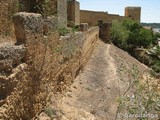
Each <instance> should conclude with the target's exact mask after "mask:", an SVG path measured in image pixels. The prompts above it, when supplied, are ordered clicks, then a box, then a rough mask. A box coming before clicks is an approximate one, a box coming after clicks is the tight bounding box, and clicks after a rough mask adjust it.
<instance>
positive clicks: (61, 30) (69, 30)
mask: <svg viewBox="0 0 160 120" xmlns="http://www.w3.org/2000/svg"><path fill="white" fill-rule="evenodd" d="M78 30H79V26H72V27H71V28H67V27H59V28H58V32H59V34H60V36H65V35H67V34H69V33H74V32H76V31H78Z"/></svg>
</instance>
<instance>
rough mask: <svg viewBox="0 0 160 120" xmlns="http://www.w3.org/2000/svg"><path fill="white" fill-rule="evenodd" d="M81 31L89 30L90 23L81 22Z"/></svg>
mask: <svg viewBox="0 0 160 120" xmlns="http://www.w3.org/2000/svg"><path fill="white" fill-rule="evenodd" d="M80 31H83V32H85V31H88V23H81V24H80Z"/></svg>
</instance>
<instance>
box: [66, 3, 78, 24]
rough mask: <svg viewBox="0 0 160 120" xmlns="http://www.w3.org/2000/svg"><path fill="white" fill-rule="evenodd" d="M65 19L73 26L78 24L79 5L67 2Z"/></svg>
mask: <svg viewBox="0 0 160 120" xmlns="http://www.w3.org/2000/svg"><path fill="white" fill-rule="evenodd" d="M67 15H68V17H67V19H68V21H69V22H73V24H74V25H79V24H80V5H79V2H77V1H75V0H70V1H67Z"/></svg>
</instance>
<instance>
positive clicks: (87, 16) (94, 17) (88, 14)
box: [80, 10, 126, 26]
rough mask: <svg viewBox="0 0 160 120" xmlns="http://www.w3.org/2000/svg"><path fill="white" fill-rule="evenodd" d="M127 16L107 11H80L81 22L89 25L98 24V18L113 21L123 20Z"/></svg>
mask: <svg viewBox="0 0 160 120" xmlns="http://www.w3.org/2000/svg"><path fill="white" fill-rule="evenodd" d="M125 18H126V17H124V16H119V15H116V14H108V13H107V12H98V11H88V10H81V11H80V21H81V23H88V24H89V26H95V25H98V20H103V22H106V23H107V22H112V20H119V21H122V20H124V19H125Z"/></svg>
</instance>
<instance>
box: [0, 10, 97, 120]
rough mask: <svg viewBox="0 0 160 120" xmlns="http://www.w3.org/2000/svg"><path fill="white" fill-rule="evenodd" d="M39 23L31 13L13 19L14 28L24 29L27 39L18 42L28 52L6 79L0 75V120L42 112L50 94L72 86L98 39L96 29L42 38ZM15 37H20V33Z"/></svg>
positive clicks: (36, 16) (49, 35)
mask: <svg viewBox="0 0 160 120" xmlns="http://www.w3.org/2000/svg"><path fill="white" fill-rule="evenodd" d="M21 20H23V22H19V21H21ZM29 21H32V22H29ZM42 22H43V18H42V16H41V15H40V14H34V13H25V12H24V13H22V12H21V13H18V14H17V15H16V16H15V18H14V23H15V29H19V26H24V27H21V29H20V30H21V31H24V34H25V36H26V37H25V38H23V39H21V41H19V43H20V44H26V43H27V46H26V50H27V53H26V54H25V55H26V56H25V58H26V59H25V63H22V64H20V66H19V69H18V71H17V70H13V73H11V74H10V75H8V76H7V77H4V76H1V74H0V79H2V80H3V81H4V82H3V84H4V85H3V86H4V88H3V89H2V88H0V92H3V94H2V93H1V94H2V95H3V96H4V98H1V99H2V102H1V100H0V107H1V108H3V109H0V118H1V119H4V120H9V119H13V120H18V119H25V120H30V119H31V118H32V117H34V116H35V114H37V113H39V112H40V111H41V110H43V109H44V107H45V106H46V104H47V102H49V100H50V97H51V95H54V94H56V93H58V92H61V93H63V92H65V91H66V89H67V87H69V86H70V85H71V84H72V83H73V80H74V79H75V77H76V76H77V75H78V74H79V71H80V70H81V69H82V68H83V67H84V65H85V64H86V63H87V61H88V60H89V58H90V56H91V53H92V51H93V48H94V45H95V43H96V40H98V34H99V29H98V27H93V28H90V29H89V30H87V31H85V32H76V33H72V34H70V35H68V36H61V37H59V35H58V34H57V32H54V33H53V32H52V33H51V34H48V36H45V37H44V36H43V35H42V34H40V33H41V32H42V31H41V29H42V28H43V24H42ZM40 23H41V24H40ZM21 24H23V25H21ZM17 27H18V28H17ZM37 30H40V31H37ZM16 37H17V38H21V36H20V34H16ZM23 40H24V41H23ZM8 51H9V50H8ZM0 62H1V61H0ZM15 69H16V68H15ZM16 71H17V72H16ZM0 72H1V71H0ZM14 72H16V73H14ZM7 93H8V94H7ZM6 94H7V95H6ZM6 97H7V98H6ZM5 98H6V99H5Z"/></svg>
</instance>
